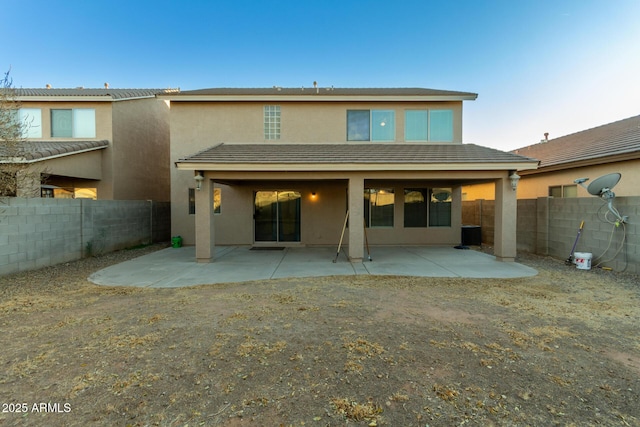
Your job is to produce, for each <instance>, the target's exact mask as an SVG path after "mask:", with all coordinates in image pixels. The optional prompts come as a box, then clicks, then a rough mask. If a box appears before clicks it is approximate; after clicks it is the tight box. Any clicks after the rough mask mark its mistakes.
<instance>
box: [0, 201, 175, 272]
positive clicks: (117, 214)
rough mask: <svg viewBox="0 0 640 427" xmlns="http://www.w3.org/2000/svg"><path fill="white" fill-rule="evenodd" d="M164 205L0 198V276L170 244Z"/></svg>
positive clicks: (166, 203)
mask: <svg viewBox="0 0 640 427" xmlns="http://www.w3.org/2000/svg"><path fill="white" fill-rule="evenodd" d="M170 230H171V217H170V203H168V202H152V201H137V200H136V201H130V200H89V199H41V198H32V199H31V198H29V199H27V198H0V275H2V274H9V273H14V272H19V271H25V270H32V269H35V268H40V267H45V266H49V265H54V264H59V263H63V262H68V261H73V260H77V259H80V258H82V257H85V256H91V255H98V254H100V253H105V252H109V251H114V250H118V249H123V248H127V247H132V246H136V245H140V244H147V243H151V242H160V241H168V240H169V239H170Z"/></svg>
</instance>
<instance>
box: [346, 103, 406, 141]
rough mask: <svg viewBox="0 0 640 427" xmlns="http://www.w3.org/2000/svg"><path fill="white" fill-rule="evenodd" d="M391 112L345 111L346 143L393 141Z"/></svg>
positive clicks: (394, 129) (393, 115)
mask: <svg viewBox="0 0 640 427" xmlns="http://www.w3.org/2000/svg"><path fill="white" fill-rule="evenodd" d="M395 136H396V113H395V111H393V110H347V141H394V140H395Z"/></svg>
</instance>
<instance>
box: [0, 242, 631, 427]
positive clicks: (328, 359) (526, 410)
mask: <svg viewBox="0 0 640 427" xmlns="http://www.w3.org/2000/svg"><path fill="white" fill-rule="evenodd" d="M158 248H159V247H158V246H155V247H150V248H145V249H137V250H131V251H121V252H117V253H114V254H109V255H105V256H102V257H97V258H90V259H85V260H82V261H78V262H73V263H69V264H64V265H59V266H56V267H51V268H46V269H42V270H38V271H34V272H28V273H22V274H17V275H12V276H6V277H2V278H0V325H1V329H0V330H1V333H2V340H1V341H0V343H1V345H2V351H1V353H0V364H1V366H2V370H1V372H2V373H1V374H0V403H2V408H1V409H2V412H0V424H1V425H7V426H14V425H20V426H22V425H34V426H41V425H46V426H75V425H78V426H85V425H120V426H146V425H151V426H154V425H158V426H184V425H189V426H197V425H207V426H208V425H219V426H230V427H231V426H243V425H264V426H302V425H305V426H342V425H363V426H376V425H377V426H423V427H424V426H455V425H465V424H466V425H479V426H492V425H493V426H502V425H508V426H511V425H518V426H520V425H532V426H550V425H563V426H564V425H566V426H589V425H594V426H595V425H598V426H600V425H605V426H638V425H640V404H639V403H638V402H640V340H639V339H638V336H639V335H638V321H639V319H640V305H639V302H640V287H639V284H638V277H637V276H631V275H624V274H618V273H612V272H605V271H601V270H592V271H582V270H576V269H575V268H572V267H568V266H565V265H564V262H563V261H562V260H555V259H551V258H543V257H537V256H532V255H525V256H523V257H521V258H520V259H519V262H522V263H524V264H527V265H530V266H532V267H534V268H536V269H538V270H539V272H540V274H539V275H538V276H536V277H531V278H524V279H510V280H488V279H482V280H476V279H473V280H472V279H434V278H410V277H372V276H366V277H365V276H358V277H335V276H334V277H324V278H313V279H285V280H270V281H259V282H245V283H233V284H223V285H210V286H199V287H192V288H181V289H137V288H110V287H101V286H95V285H93V284H91V283H90V282H88V281H87V280H86V278H87V276H88V275H89V274H90V273H92V272H94V271H96V270H98V269H100V268H104V267H106V266H108V265H110V264H113V263H116V262H121V261H123V260H125V259H129V258H133V257H135V256H139V255H141V254H144V253H146V252H148V251H151V250H156V249H158Z"/></svg>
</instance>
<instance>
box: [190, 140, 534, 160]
mask: <svg viewBox="0 0 640 427" xmlns="http://www.w3.org/2000/svg"><path fill="white" fill-rule="evenodd" d="M181 162H182V163H208V162H210V163H216V164H237V163H243V164H247V163H250V164H301V163H303V164H344V163H350V164H394V163H397V164H433V163H440V164H442V163H492V164H499V163H510V164H512V163H531V162H534V160H532V159H529V158H527V157H524V156H521V155H517V154H514V153H507V152H504V151H499V150H495V149H493V148H487V147H482V146H479V145H475V144H359V143H358V144H355V143H350V144H219V145H217V146H214V147H211V148H208V149H206V150H203V151H201V152H199V153H196V154H193V155H191V156H188V157H185V158H183V159H180V160H179V161H178V163H181Z"/></svg>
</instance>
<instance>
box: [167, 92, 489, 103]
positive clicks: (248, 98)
mask: <svg viewBox="0 0 640 427" xmlns="http://www.w3.org/2000/svg"><path fill="white" fill-rule="evenodd" d="M157 97H158V98H160V99H166V100H169V101H175V102H265V101H267V102H269V101H279V102H282V101H303V102H308V101H314V102H381V101H388V102H434V101H439V102H442V101H474V100H476V99H477V98H478V95H477V94H464V95H319V94H309V95H278V94H273V95H177V94H158V95H157Z"/></svg>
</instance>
